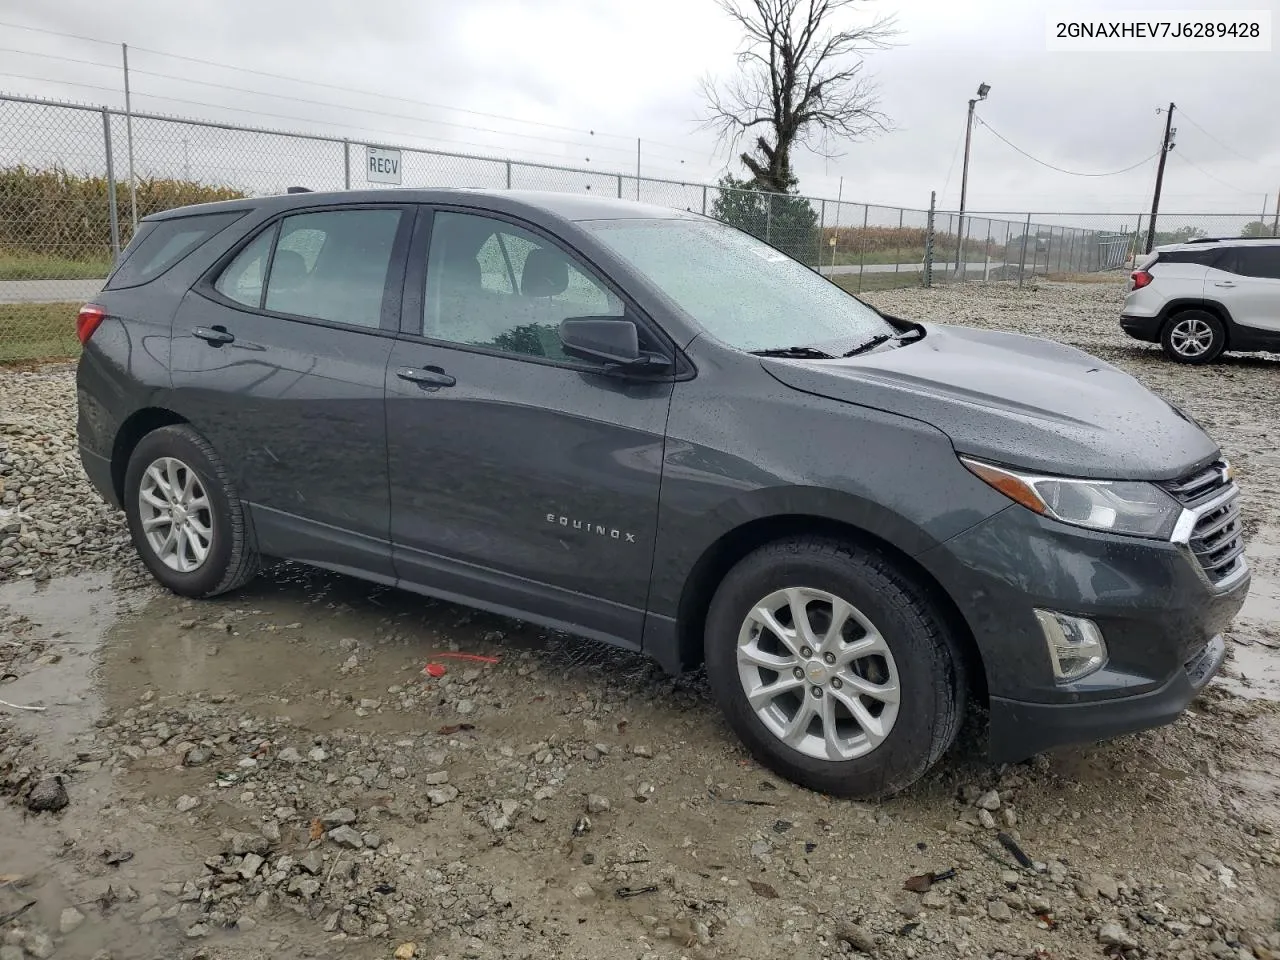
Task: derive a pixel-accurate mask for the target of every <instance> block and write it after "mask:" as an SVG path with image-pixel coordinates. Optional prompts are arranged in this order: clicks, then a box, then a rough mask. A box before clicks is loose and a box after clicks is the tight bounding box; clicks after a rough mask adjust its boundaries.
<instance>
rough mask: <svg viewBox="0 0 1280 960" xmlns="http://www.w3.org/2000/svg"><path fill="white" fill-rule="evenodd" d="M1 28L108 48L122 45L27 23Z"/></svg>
mask: <svg viewBox="0 0 1280 960" xmlns="http://www.w3.org/2000/svg"><path fill="white" fill-rule="evenodd" d="M0 27H12V28H13V29H14V30H30V31H32V32H33V33H47V34H49V36H51V37H66V38H67V39H68V40H83V41H85V42H86V43H101V44H103V45H104V46H108V47H118V46H120V44H118V43H116V42H115V41H112V40H101V39H99V38H98V37H85V36H81V35H80V34H78V33H63V32H62V31H61V30H50V29H48V28H47V27H33V26H30V25H29V24H25V23H5V22H3V21H0Z"/></svg>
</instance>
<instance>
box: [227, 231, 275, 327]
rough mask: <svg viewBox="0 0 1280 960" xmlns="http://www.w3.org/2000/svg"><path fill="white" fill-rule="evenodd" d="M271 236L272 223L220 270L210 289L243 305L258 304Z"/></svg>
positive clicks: (265, 274)
mask: <svg viewBox="0 0 1280 960" xmlns="http://www.w3.org/2000/svg"><path fill="white" fill-rule="evenodd" d="M275 238H276V231H275V227H272V228H270V229H268V230H264V231H263V232H262V233H260V234H258V236H257V237H255V238H254V240H253V242H252V243H250V244H249V245H248V246H247V247H245V248H244V249H243V250H241V251H240V252H239V253H238V254H236V258H235V259H234V260H232V261H231V263H230V264H228V265H227V268H226V269H225V270H223V271H222V276H220V277H218V281H217V282H216V283H215V284H214V285H213V287H214V289H215V290H217V291H218V292H219V293H220V294H222V295H223V296H224V297H226V298H227V299H229V300H234V301H235V302H236V303H242V304H244V305H245V306H246V307H254V308H258V307H261V306H262V293H263V289H264V287H265V286H266V280H267V264H268V263H269V262H270V260H271V247H272V244H273V243H274V241H275Z"/></svg>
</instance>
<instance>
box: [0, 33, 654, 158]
mask: <svg viewBox="0 0 1280 960" xmlns="http://www.w3.org/2000/svg"><path fill="white" fill-rule="evenodd" d="M0 53H17V54H20V55H22V56H30V57H43V58H46V59H50V60H61V61H66V62H68V63H78V64H83V65H85V66H91V67H103V68H106V69H111V70H119V69H120V68H119V66H117V65H116V64H106V63H98V62H97V61H94V60H81V59H79V58H76V57H64V56H60V55H58V54H52V53H36V52H32V51H27V50H14V49H12V48H10V47H0ZM129 73H130V75H131V76H132V75H135V74H136V75H139V76H147V77H157V78H159V79H162V80H176V81H178V82H180V83H193V84H198V85H200V86H205V87H215V88H217V89H220V90H231V91H234V92H236V93H248V94H253V95H254V96H260V97H273V98H275V99H277V100H290V101H293V102H295V103H305V104H310V105H312V106H318V107H324V108H326V109H330V110H348V111H351V112H353V113H367V114H372V115H374V116H380V117H389V118H391V119H393V120H409V121H412V122H414V123H433V124H438V125H440V126H444V127H455V128H457V129H460V130H473V131H475V132H477V133H494V134H498V135H500V136H506V137H521V138H524V139H527V140H540V141H543V142H546V143H558V144H566V145H569V146H573V147H578V148H587V149H590V150H612V151H614V152H622V153H625V154H627V155H628V156H630V155H631V154H632V152H633V151H632V148H631V147H630V146H625V147H623V146H612V145H609V144H604V143H581V142H578V141H575V140H566V139H565V138H563V137H547V136H543V135H541V134H537V133H521V132H519V131H516V130H494V129H492V128H489V127H476V126H472V125H470V124H464V123H453V122H452V121H449V120H437V119H434V118H431V117H414V116H409V115H408V114H403V113H391V112H389V111H386V110H373V109H370V108H367V107H351V106H346V105H344V104H340V103H331V102H329V101H327V100H313V99H310V98H308V97H294V96H290V95H289V94H284V93H268V92H266V91H265V90H254V89H251V88H249V87H239V86H236V85H234V84H230V83H215V82H214V81H212V80H196V79H193V78H191V77H180V76H175V75H174V74H170V73H159V72H157V71H154V70H143V69H141V68H138V67H132V68H130V70H129ZM227 109H237V108H231V107H228V108H227Z"/></svg>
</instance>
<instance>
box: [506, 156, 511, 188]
mask: <svg viewBox="0 0 1280 960" xmlns="http://www.w3.org/2000/svg"><path fill="white" fill-rule="evenodd" d="M506 167H507V189H508V190H510V189H511V161H510V160H508V161H507V163H506Z"/></svg>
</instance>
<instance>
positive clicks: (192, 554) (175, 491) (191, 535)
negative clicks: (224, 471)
mask: <svg viewBox="0 0 1280 960" xmlns="http://www.w3.org/2000/svg"><path fill="white" fill-rule="evenodd" d="M138 514H139V517H140V518H141V521H142V531H143V533H144V534H145V535H146V538H147V544H148V545H149V546H150V547H151V549H152V551H153V552H154V553H155V555H156V556H157V557H158V558H159V559H160V561H161V562H162V563H163V564H164V565H165V566H166V567H168V568H169V569H170V570H175V571H177V572H178V573H194V572H195V571H196V570H199V569H200V567H202V566H203V565H204V562H205V560H207V559H208V557H209V550H210V547H211V546H212V545H213V510H212V505H211V504H210V502H209V494H208V492H207V491H206V490H205V489H204V486H203V484H201V482H200V478H199V477H198V476H197V475H196V472H195V471H194V470H192V469H191V468H190V467H189V466H187V464H185V463H183V462H182V461H181V460H179V459H177V458H176V457H160V458H159V459H157V460H154V461H152V463H151V465H150V466H148V467H147V469H146V471H145V472H144V473H143V474H142V482H141V483H140V484H139V486H138Z"/></svg>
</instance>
